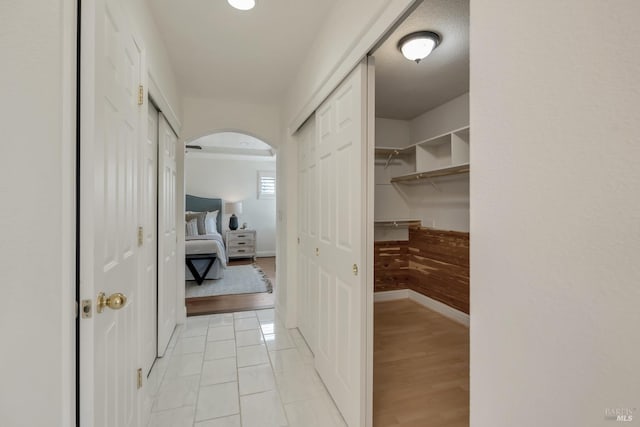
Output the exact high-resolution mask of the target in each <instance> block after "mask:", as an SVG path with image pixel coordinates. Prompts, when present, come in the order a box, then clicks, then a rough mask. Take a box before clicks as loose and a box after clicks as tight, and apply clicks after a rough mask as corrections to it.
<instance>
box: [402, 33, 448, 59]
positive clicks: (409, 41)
mask: <svg viewBox="0 0 640 427" xmlns="http://www.w3.org/2000/svg"><path fill="white" fill-rule="evenodd" d="M439 44H440V36H439V35H437V34H436V33H434V32H432V31H418V32H416V33H411V34H407V35H406V36H404V37H403V38H401V39H400V41H399V42H398V49H400V52H402V54H403V55H404V57H405V58H407V59H409V60H411V61H415V62H416V64H418V63H420V61H422V60H423V59H424V58H426V57H427V56H429V54H430V53H431V52H432V51H433V49H435V48H436V47H437V46H438V45H439Z"/></svg>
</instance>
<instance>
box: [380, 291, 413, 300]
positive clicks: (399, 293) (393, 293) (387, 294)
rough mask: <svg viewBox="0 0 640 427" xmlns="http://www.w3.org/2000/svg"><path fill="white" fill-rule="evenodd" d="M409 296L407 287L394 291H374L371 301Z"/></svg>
mask: <svg viewBox="0 0 640 427" xmlns="http://www.w3.org/2000/svg"><path fill="white" fill-rule="evenodd" d="M406 298H409V289H398V290H395V291H383V292H374V294H373V302H382V301H395V300H399V299H406Z"/></svg>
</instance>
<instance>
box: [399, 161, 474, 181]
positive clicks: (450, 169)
mask: <svg viewBox="0 0 640 427" xmlns="http://www.w3.org/2000/svg"><path fill="white" fill-rule="evenodd" d="M469 170H470V166H469V163H463V164H460V165H455V166H447V167H445V168H440V169H432V170H429V171H424V172H414V173H410V174H408V175H401V176H396V177H393V178H391V182H398V183H406V182H411V181H414V182H415V181H419V180H422V179H429V178H437V177H441V176H449V175H458V174H462V173H468V172H469Z"/></svg>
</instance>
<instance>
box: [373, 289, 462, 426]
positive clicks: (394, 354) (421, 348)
mask: <svg viewBox="0 0 640 427" xmlns="http://www.w3.org/2000/svg"><path fill="white" fill-rule="evenodd" d="M374 322H375V323H374V324H375V326H374V356H373V425H374V427H468V426H469V329H468V328H466V327H464V326H462V325H460V324H458V323H456V322H453V321H452V320H449V319H447V318H446V317H443V316H441V315H439V314H438V313H435V312H433V311H430V310H428V309H426V308H424V307H422V306H420V305H419V304H417V303H415V302H413V301H411V300H408V299H405V300H398V301H389V302H379V303H376V304H375V314H374Z"/></svg>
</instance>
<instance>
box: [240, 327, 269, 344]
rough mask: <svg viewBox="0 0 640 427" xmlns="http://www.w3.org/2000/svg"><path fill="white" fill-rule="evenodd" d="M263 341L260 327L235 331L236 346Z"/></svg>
mask: <svg viewBox="0 0 640 427" xmlns="http://www.w3.org/2000/svg"><path fill="white" fill-rule="evenodd" d="M263 342H264V340H263V338H262V332H260V329H252V330H250V331H238V332H236V347H246V346H249V345H258V344H262V343H263Z"/></svg>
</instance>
